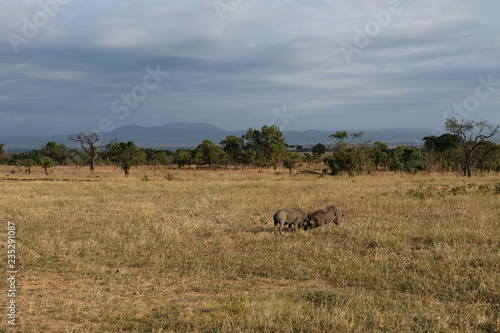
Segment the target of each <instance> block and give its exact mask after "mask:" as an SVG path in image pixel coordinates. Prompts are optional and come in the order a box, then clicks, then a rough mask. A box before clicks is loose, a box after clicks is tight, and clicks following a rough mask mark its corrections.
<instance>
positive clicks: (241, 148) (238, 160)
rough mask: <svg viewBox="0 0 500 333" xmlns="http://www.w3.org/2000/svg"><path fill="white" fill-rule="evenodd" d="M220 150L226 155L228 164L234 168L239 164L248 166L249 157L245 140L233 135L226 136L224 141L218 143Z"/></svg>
mask: <svg viewBox="0 0 500 333" xmlns="http://www.w3.org/2000/svg"><path fill="white" fill-rule="evenodd" d="M220 144H221V145H222V147H223V148H222V149H223V150H224V152H225V153H226V154H227V156H228V158H229V161H230V163H232V164H233V165H234V166H235V168H238V166H239V165H240V164H243V165H245V164H250V163H251V155H250V154H249V153H248V151H247V149H246V147H245V138H244V137H236V136H234V135H230V136H227V137H226V139H224V140H222V141H221V142H220Z"/></svg>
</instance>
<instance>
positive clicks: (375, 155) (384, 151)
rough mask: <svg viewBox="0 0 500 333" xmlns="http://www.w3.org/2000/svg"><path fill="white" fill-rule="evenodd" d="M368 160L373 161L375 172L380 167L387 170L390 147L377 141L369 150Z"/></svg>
mask: <svg viewBox="0 0 500 333" xmlns="http://www.w3.org/2000/svg"><path fill="white" fill-rule="evenodd" d="M368 158H369V159H370V160H371V161H372V163H373V166H374V167H375V170H378V169H379V167H382V168H383V169H385V168H386V167H387V166H388V165H389V147H387V144H386V143H385V142H381V141H376V142H375V143H374V144H373V146H371V147H370V148H369V151H368Z"/></svg>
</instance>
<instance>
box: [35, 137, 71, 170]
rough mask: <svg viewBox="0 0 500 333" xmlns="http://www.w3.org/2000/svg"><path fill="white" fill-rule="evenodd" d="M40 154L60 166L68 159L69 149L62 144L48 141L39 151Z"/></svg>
mask: <svg viewBox="0 0 500 333" xmlns="http://www.w3.org/2000/svg"><path fill="white" fill-rule="evenodd" d="M40 154H41V155H43V156H45V157H48V158H50V159H52V160H53V161H54V163H56V164H59V165H62V164H64V162H65V161H66V160H67V159H68V158H69V149H68V147H66V146H65V145H64V144H57V143H55V142H54V141H49V142H47V143H46V144H45V146H43V147H42V148H41V149H40Z"/></svg>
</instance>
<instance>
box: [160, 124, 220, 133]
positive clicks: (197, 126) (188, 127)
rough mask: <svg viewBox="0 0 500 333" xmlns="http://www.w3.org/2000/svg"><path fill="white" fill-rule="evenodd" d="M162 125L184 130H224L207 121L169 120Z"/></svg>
mask: <svg viewBox="0 0 500 333" xmlns="http://www.w3.org/2000/svg"><path fill="white" fill-rule="evenodd" d="M163 127H166V128H175V129H185V130H197V131H219V132H225V130H223V129H222V128H220V127H217V126H215V125H212V124H208V123H182V122H171V123H168V124H165V125H164V126H163Z"/></svg>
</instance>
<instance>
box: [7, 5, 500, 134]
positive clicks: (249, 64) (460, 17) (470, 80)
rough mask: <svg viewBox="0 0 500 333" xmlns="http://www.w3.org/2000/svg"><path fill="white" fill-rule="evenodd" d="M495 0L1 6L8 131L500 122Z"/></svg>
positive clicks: (315, 127)
mask: <svg viewBox="0 0 500 333" xmlns="http://www.w3.org/2000/svg"><path fill="white" fill-rule="evenodd" d="M499 10H500V3H497V2H491V1H487V0H478V1H475V2H472V1H470V0H457V1H451V0H439V1H431V0H421V1H411V0H399V1H398V0H387V1H378V2H376V3H375V2H373V1H368V0H357V1H355V0H339V1H335V2H333V1H320V0H313V1H307V2H305V1H301V0H286V1H281V2H265V1H261V0H258V1H257V0H256V1H247V0H231V1H229V0H203V1H201V0H193V1H190V2H187V1H181V0H172V1H169V2H168V3H165V2H163V1H159V0H147V1H144V2H141V3H138V2H132V1H116V0H110V1H106V2H105V3H103V2H98V1H95V0H90V1H87V2H77V1H71V0H42V1H37V0H27V1H23V2H2V3H1V4H0V18H1V20H0V32H1V35H2V36H3V38H2V39H1V40H0V57H1V58H0V59H2V60H1V63H2V71H1V72H0V137H5V136H14V135H16V136H17V135H26V134H32V135H39V134H43V135H64V134H67V133H76V132H79V131H82V130H95V129H97V130H101V131H104V132H107V131H109V130H110V129H112V128H118V127H123V126H126V125H138V126H144V127H151V126H161V125H164V124H166V123H169V122H205V123H210V124H213V125H215V126H218V127H220V128H222V129H225V130H228V131H233V130H242V129H248V128H250V127H251V128H260V127H261V126H262V125H271V124H275V125H277V126H279V127H280V128H281V129H282V130H284V131H287V130H298V131H306V130H326V131H330V130H334V131H335V130H348V131H351V130H375V129H393V128H415V129H434V130H442V129H443V127H444V123H445V119H446V118H449V117H452V116H455V117H457V118H458V119H463V120H472V119H486V120H488V121H490V122H492V123H500V112H498V111H499V110H500V66H499V65H500V59H499V57H498V54H500V33H499V32H500V22H499V21H498V19H497V18H496V13H498V12H499Z"/></svg>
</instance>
